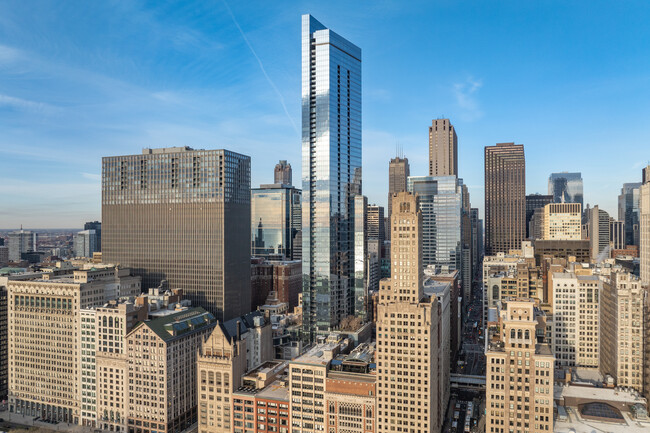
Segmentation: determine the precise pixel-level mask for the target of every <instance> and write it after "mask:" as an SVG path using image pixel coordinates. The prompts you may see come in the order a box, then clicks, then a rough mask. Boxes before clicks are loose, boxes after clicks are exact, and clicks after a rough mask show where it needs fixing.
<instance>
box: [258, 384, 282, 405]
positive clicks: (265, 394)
mask: <svg viewBox="0 0 650 433" xmlns="http://www.w3.org/2000/svg"><path fill="white" fill-rule="evenodd" d="M257 397H258V398H263V399H269V400H280V401H289V387H288V386H286V383H285V382H284V381H282V380H276V381H275V382H273V383H271V384H270V385H269V386H267V387H266V388H264V389H263V390H261V391H260V392H259V393H258V394H257Z"/></svg>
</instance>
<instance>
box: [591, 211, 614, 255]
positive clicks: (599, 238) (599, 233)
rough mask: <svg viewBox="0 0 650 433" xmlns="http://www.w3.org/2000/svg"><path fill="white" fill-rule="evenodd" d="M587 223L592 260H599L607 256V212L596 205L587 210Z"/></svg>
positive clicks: (608, 235) (608, 234)
mask: <svg viewBox="0 0 650 433" xmlns="http://www.w3.org/2000/svg"><path fill="white" fill-rule="evenodd" d="M587 225H588V232H589V248H590V249H591V258H592V260H596V261H599V260H604V259H606V258H609V250H610V246H609V238H610V233H609V214H608V213H607V212H605V211H604V210H602V209H599V207H598V205H596V206H594V207H592V208H591V209H590V210H589V223H588V224H587Z"/></svg>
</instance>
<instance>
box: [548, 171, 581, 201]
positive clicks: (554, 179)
mask: <svg viewBox="0 0 650 433" xmlns="http://www.w3.org/2000/svg"><path fill="white" fill-rule="evenodd" d="M548 194H549V195H552V196H553V203H580V206H581V207H583V206H584V203H583V193H582V174H580V173H567V172H563V173H551V175H550V176H549V177H548Z"/></svg>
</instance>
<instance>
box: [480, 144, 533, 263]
mask: <svg viewBox="0 0 650 433" xmlns="http://www.w3.org/2000/svg"><path fill="white" fill-rule="evenodd" d="M525 225H526V161H525V157H524V146H523V145H522V144H514V143H497V145H496V146H486V147H485V254H486V255H489V256H491V255H494V254H496V253H497V252H505V253H507V252H508V251H510V250H511V249H516V248H519V245H520V244H521V241H522V240H523V239H524V237H525V235H526V228H525Z"/></svg>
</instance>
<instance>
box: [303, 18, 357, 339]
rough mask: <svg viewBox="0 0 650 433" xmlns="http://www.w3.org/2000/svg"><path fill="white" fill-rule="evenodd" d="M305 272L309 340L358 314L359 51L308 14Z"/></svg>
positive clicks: (305, 35) (305, 27)
mask: <svg viewBox="0 0 650 433" xmlns="http://www.w3.org/2000/svg"><path fill="white" fill-rule="evenodd" d="M302 185H303V191H302V194H303V206H302V228H303V234H302V242H303V243H302V261H303V264H302V272H303V314H304V317H303V327H304V330H305V337H306V339H307V340H313V338H314V337H315V335H316V334H318V333H327V332H328V331H329V330H331V329H332V328H334V327H336V326H337V325H338V324H339V322H340V321H341V319H343V318H344V317H346V316H348V315H351V314H352V313H353V311H354V212H353V211H354V209H353V208H354V197H355V196H356V195H358V194H361V49H360V48H358V47H357V46H355V45H354V44H352V43H350V42H349V41H347V40H346V39H344V38H342V37H341V36H339V35H337V34H336V33H334V32H333V31H331V30H329V29H328V28H326V27H325V26H323V25H322V24H321V23H320V22H318V21H317V20H316V19H315V18H314V17H312V16H311V15H303V16H302Z"/></svg>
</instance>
